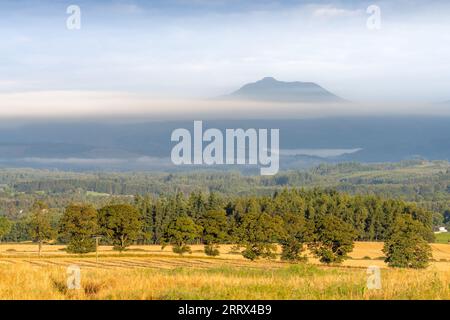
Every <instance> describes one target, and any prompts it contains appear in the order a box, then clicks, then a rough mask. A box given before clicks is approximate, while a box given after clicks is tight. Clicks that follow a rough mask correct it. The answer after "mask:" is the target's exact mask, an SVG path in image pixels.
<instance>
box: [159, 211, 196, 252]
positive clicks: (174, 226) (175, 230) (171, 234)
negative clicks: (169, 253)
mask: <svg viewBox="0 0 450 320" xmlns="http://www.w3.org/2000/svg"><path fill="white" fill-rule="evenodd" d="M201 232H202V227H201V226H199V225H197V224H195V222H194V221H193V220H192V219H191V218H190V217H189V216H188V215H186V214H182V215H180V216H179V217H177V218H176V219H175V220H173V221H172V222H171V223H169V226H168V227H167V231H166V233H165V235H164V241H165V242H166V243H169V244H171V245H172V249H173V252H175V253H179V254H183V253H186V252H191V250H190V247H189V246H188V244H189V243H191V242H192V241H194V240H195V239H197V238H199V237H200V235H201Z"/></svg>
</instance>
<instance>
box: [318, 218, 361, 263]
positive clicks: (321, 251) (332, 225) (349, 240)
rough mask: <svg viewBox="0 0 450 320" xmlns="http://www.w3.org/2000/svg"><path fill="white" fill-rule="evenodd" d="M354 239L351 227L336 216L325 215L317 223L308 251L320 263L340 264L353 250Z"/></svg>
mask: <svg viewBox="0 0 450 320" xmlns="http://www.w3.org/2000/svg"><path fill="white" fill-rule="evenodd" d="M356 237H357V232H356V231H355V229H354V227H353V226H352V225H350V224H349V223H346V222H344V221H343V220H342V219H340V218H338V217H336V216H333V215H326V216H324V217H322V218H320V219H319V220H318V221H317V225H316V230H315V232H314V240H313V241H312V242H311V243H310V249H311V251H312V252H313V253H314V254H315V255H316V256H317V257H318V258H319V260H320V262H322V263H326V264H331V263H341V262H342V261H344V260H345V259H346V258H347V257H348V256H347V254H348V253H350V252H351V251H352V250H353V246H354V240H355V238H356Z"/></svg>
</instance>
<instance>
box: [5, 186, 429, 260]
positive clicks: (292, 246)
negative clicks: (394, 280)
mask: <svg viewBox="0 0 450 320" xmlns="http://www.w3.org/2000/svg"><path fill="white" fill-rule="evenodd" d="M47 213H48V208H47V207H46V206H45V204H43V203H41V202H37V203H35V204H34V206H33V208H32V210H31V215H30V227H29V233H30V235H31V236H32V239H33V240H34V241H36V242H38V243H40V245H41V244H42V242H43V241H45V240H49V239H55V238H57V239H58V241H60V242H63V243H67V244H68V247H67V250H68V251H69V252H74V253H87V252H91V251H93V250H95V239H94V237H95V236H98V235H102V236H103V237H104V240H103V241H106V242H107V243H109V244H112V245H113V246H114V247H115V248H116V249H118V250H125V249H126V247H127V246H129V245H130V244H133V243H152V244H160V245H162V246H166V245H171V246H172V247H173V251H174V252H176V253H179V254H184V253H186V252H190V245H191V244H203V245H205V253H206V254H208V255H211V256H215V255H218V254H219V250H218V249H219V245H220V244H224V243H232V244H237V246H238V247H240V248H241V252H242V255H243V256H244V257H245V258H248V259H250V260H255V259H258V258H269V259H270V258H274V257H275V256H276V248H277V244H279V245H280V246H281V248H282V252H281V258H282V259H284V260H290V261H301V260H305V259H306V256H305V250H306V249H309V250H310V252H312V253H313V254H314V255H316V256H317V257H318V258H319V259H320V261H322V262H323V263H339V262H342V261H343V260H344V259H345V258H346V257H347V254H348V253H349V252H350V251H352V249H353V242H354V241H355V240H362V241H363V240H376V241H385V248H384V250H385V254H386V257H387V262H388V263H389V264H390V265H392V266H400V267H424V266H426V264H427V261H428V260H429V258H430V248H429V245H428V242H429V241H431V240H432V239H433V233H432V214H431V213H430V212H427V211H425V210H423V209H421V208H418V207H416V206H415V205H411V204H407V203H405V202H403V201H399V200H384V199H381V198H377V197H372V196H349V195H347V194H341V193H337V192H335V191H324V190H311V191H304V190H296V189H292V190H287V189H286V190H283V191H282V192H278V193H275V194H274V195H273V196H267V197H233V198H224V197H219V196H217V195H216V194H214V193H210V194H208V195H205V194H202V193H201V192H196V193H191V194H190V195H189V196H188V197H186V196H184V195H183V194H181V193H177V194H175V195H172V196H167V197H166V196H161V197H153V196H150V195H149V196H136V197H135V199H134V202H133V203H125V204H124V203H120V204H110V205H106V206H104V207H102V208H99V209H98V210H97V209H95V208H94V207H93V206H91V205H88V204H73V205H69V206H68V207H66V208H65V210H64V215H63V216H62V218H61V219H60V221H59V223H58V227H57V229H55V227H53V228H52V223H51V221H50V219H49V215H48V214H47ZM0 229H1V221H0Z"/></svg>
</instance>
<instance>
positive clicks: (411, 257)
mask: <svg viewBox="0 0 450 320" xmlns="http://www.w3.org/2000/svg"><path fill="white" fill-rule="evenodd" d="M426 231H427V227H426V226H424V225H423V224H422V223H421V222H420V221H418V220H415V219H413V217H412V216H410V215H408V214H402V215H400V216H398V217H397V219H396V220H395V223H394V224H393V226H392V228H391V230H390V232H389V235H388V238H387V239H386V241H385V243H384V248H383V252H384V253H385V254H386V260H385V261H386V262H387V263H388V265H389V266H391V267H399V268H416V269H418V268H425V267H426V266H427V265H428V263H429V260H430V258H431V247H430V245H429V244H428V242H427V241H426V240H425V239H424V236H423V235H424V234H426Z"/></svg>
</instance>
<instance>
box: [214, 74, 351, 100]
mask: <svg viewBox="0 0 450 320" xmlns="http://www.w3.org/2000/svg"><path fill="white" fill-rule="evenodd" d="M222 98H224V99H232V100H250V101H280V102H317V103H339V102H346V101H345V100H344V99H342V98H340V97H338V96H336V95H335V94H333V93H331V92H329V91H327V90H325V89H324V88H322V87H321V86H319V85H318V84H315V83H313V82H299V81H295V82H284V81H278V80H276V79H275V78H272V77H266V78H264V79H262V80H259V81H257V82H254V83H249V84H246V85H244V86H243V87H242V88H240V89H239V90H237V91H235V92H233V93H231V94H229V95H227V96H224V97H222Z"/></svg>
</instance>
